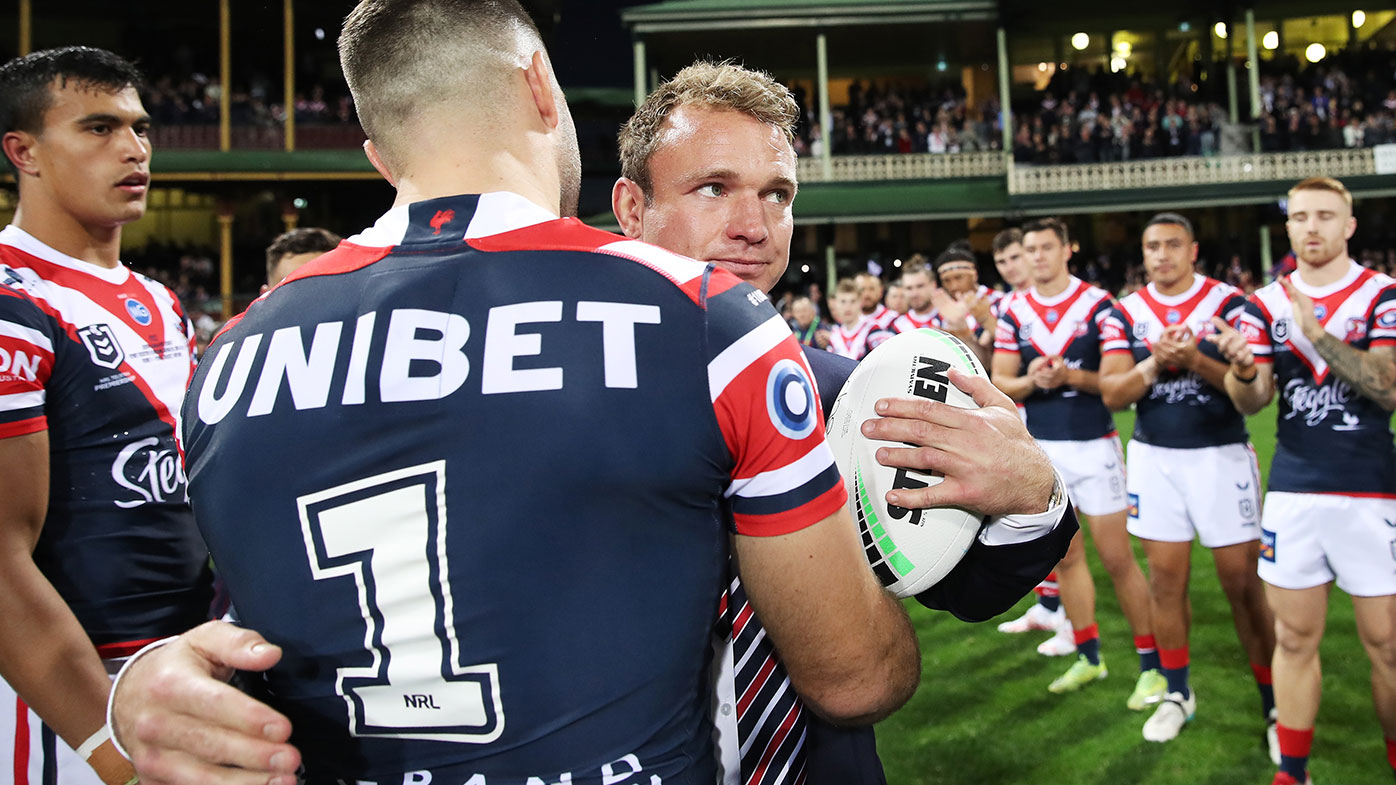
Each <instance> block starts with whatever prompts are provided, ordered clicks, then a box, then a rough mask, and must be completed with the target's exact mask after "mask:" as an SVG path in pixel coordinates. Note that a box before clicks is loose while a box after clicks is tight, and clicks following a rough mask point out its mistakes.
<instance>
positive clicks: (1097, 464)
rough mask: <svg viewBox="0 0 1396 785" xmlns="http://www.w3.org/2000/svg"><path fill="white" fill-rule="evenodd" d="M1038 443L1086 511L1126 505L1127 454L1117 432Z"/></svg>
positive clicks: (1107, 511)
mask: <svg viewBox="0 0 1396 785" xmlns="http://www.w3.org/2000/svg"><path fill="white" fill-rule="evenodd" d="M1037 443H1038V444H1039V445H1041V446H1042V451H1043V452H1045V453H1047V457H1048V458H1051V459H1052V465H1053V466H1055V467H1057V471H1059V472H1061V473H1062V482H1064V483H1066V490H1067V493H1069V494H1071V501H1072V503H1073V504H1075V505H1076V509H1077V510H1080V511H1081V513H1082V514H1083V515H1109V514H1110V513H1114V512H1119V511H1121V510H1123V509H1125V506H1126V504H1125V455H1124V450H1123V449H1121V448H1120V437H1119V435H1118V434H1114V433H1112V434H1110V435H1109V436H1102V437H1101V438H1099V439H1088V440H1086V441H1081V442H1070V441H1041V440H1039V441H1038V442H1037Z"/></svg>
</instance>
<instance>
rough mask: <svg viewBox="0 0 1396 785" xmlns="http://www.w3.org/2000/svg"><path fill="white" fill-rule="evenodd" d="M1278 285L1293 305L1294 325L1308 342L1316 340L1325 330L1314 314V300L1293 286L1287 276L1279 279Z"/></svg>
mask: <svg viewBox="0 0 1396 785" xmlns="http://www.w3.org/2000/svg"><path fill="white" fill-rule="evenodd" d="M1280 286H1281V287H1283V288H1284V290H1285V294H1287V295H1289V303H1290V305H1291V306H1293V309H1292V310H1293V311H1294V326H1295V327H1298V328H1299V331H1300V332H1302V333H1303V334H1304V337H1305V338H1308V339H1309V341H1310V342H1312V341H1316V340H1318V338H1319V336H1320V335H1322V334H1323V333H1324V332H1325V330H1324V329H1323V325H1321V324H1319V323H1318V317H1317V316H1315V315H1314V301H1313V299H1312V298H1310V297H1309V295H1307V294H1304V293H1303V292H1301V291H1299V290H1298V289H1296V288H1294V284H1293V283H1291V282H1290V280H1289V277H1288V276H1286V277H1283V278H1281V279H1280Z"/></svg>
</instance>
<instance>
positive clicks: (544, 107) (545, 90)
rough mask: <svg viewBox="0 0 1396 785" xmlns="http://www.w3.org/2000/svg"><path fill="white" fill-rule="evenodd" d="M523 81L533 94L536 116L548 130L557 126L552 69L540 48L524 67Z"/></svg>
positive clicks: (559, 120)
mask: <svg viewBox="0 0 1396 785" xmlns="http://www.w3.org/2000/svg"><path fill="white" fill-rule="evenodd" d="M524 81H526V82H527V83H528V89H529V92H531V93H532V94H533V105H534V106H535V107H537V109H538V117H539V118H540V119H541V120H542V121H543V124H544V125H545V126H547V128H548V130H552V129H554V128H557V127H558V124H559V123H560V122H561V118H560V117H559V116H558V109H557V96H556V95H555V94H554V92H553V84H554V82H553V71H552V68H550V67H549V66H548V60H547V58H546V57H544V56H543V52H542V50H539V51H537V52H534V53H533V60H532V61H531V62H530V63H529V64H528V67H527V68H525V69H524Z"/></svg>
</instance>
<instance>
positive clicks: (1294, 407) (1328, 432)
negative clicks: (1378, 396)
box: [1240, 261, 1396, 498]
mask: <svg viewBox="0 0 1396 785" xmlns="http://www.w3.org/2000/svg"><path fill="white" fill-rule="evenodd" d="M1349 264H1350V265H1351V269H1350V270H1349V271H1348V273H1347V274H1346V275H1344V276H1343V278H1342V280H1340V281H1338V282H1337V283H1334V284H1332V285H1330V286H1327V287H1325V288H1323V289H1322V290H1318V289H1313V288H1311V287H1307V286H1305V285H1304V283H1303V281H1301V280H1299V277H1298V276H1292V277H1291V278H1290V282H1291V283H1293V284H1294V286H1295V288H1297V289H1299V290H1300V291H1302V292H1304V293H1305V294H1307V295H1309V296H1310V297H1311V298H1313V300H1314V315H1315V316H1317V317H1318V320H1319V322H1320V323H1321V324H1323V326H1324V329H1325V330H1327V331H1328V333H1329V334H1331V335H1334V336H1337V337H1339V338H1341V339H1343V340H1344V341H1346V342H1347V343H1349V344H1351V345H1353V346H1354V347H1356V348H1358V349H1362V350H1366V349H1370V348H1372V347H1375V346H1392V345H1396V280H1392V279H1391V278H1390V277H1388V276H1385V275H1382V274H1381V273H1377V272H1375V271H1373V270H1368V269H1366V268H1364V267H1360V266H1358V265H1357V264H1356V263H1355V262H1351V261H1350V262H1349ZM1240 330H1241V333H1242V334H1243V335H1245V336H1246V341H1247V342H1248V343H1249V344H1250V347H1251V352H1252V353H1253V354H1254V355H1255V359H1256V362H1258V363H1273V364H1274V372H1275V389H1276V390H1277V391H1278V393H1279V397H1280V406H1279V427H1278V428H1277V431H1276V436H1277V440H1276V445H1275V458H1274V462H1273V463H1272V464H1271V466H1270V478H1269V488H1270V490H1272V491H1294V492H1299V493H1341V494H1350V495H1357V496H1384V497H1387V498H1396V447H1393V445H1392V435H1391V412H1388V411H1386V410H1385V409H1383V408H1381V406H1379V405H1377V403H1376V402H1375V401H1372V400H1369V399H1368V398H1365V397H1363V396H1361V395H1359V394H1358V393H1357V391H1355V390H1353V389H1352V387H1351V386H1349V385H1348V383H1347V382H1345V381H1343V380H1342V379H1339V378H1338V376H1337V374H1335V373H1333V372H1332V369H1330V368H1329V367H1328V363H1327V362H1325V361H1324V359H1323V358H1322V357H1321V356H1319V353H1318V351H1317V350H1316V349H1314V345H1313V344H1312V343H1311V342H1310V341H1309V339H1307V338H1305V337H1304V335H1303V333H1301V332H1300V331H1299V329H1298V328H1297V327H1295V325H1294V314H1293V306H1292V304H1291V303H1290V301H1289V297H1288V296H1287V295H1286V294H1285V291H1284V289H1283V288H1281V287H1280V284H1279V283H1278V282H1276V283H1272V284H1270V285H1269V286H1266V287H1264V288H1262V289H1259V290H1258V291H1256V293H1255V294H1253V295H1251V297H1250V299H1249V300H1248V301H1247V302H1246V311H1245V313H1244V314H1242V316H1241V323H1240Z"/></svg>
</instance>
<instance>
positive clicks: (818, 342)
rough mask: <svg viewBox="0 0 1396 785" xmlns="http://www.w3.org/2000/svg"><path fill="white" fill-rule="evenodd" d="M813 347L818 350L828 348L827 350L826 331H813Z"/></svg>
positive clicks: (827, 333)
mask: <svg viewBox="0 0 1396 785" xmlns="http://www.w3.org/2000/svg"><path fill="white" fill-rule="evenodd" d="M814 345H815V347H816V348H819V349H828V348H829V331H828V330H815V331H814Z"/></svg>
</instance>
